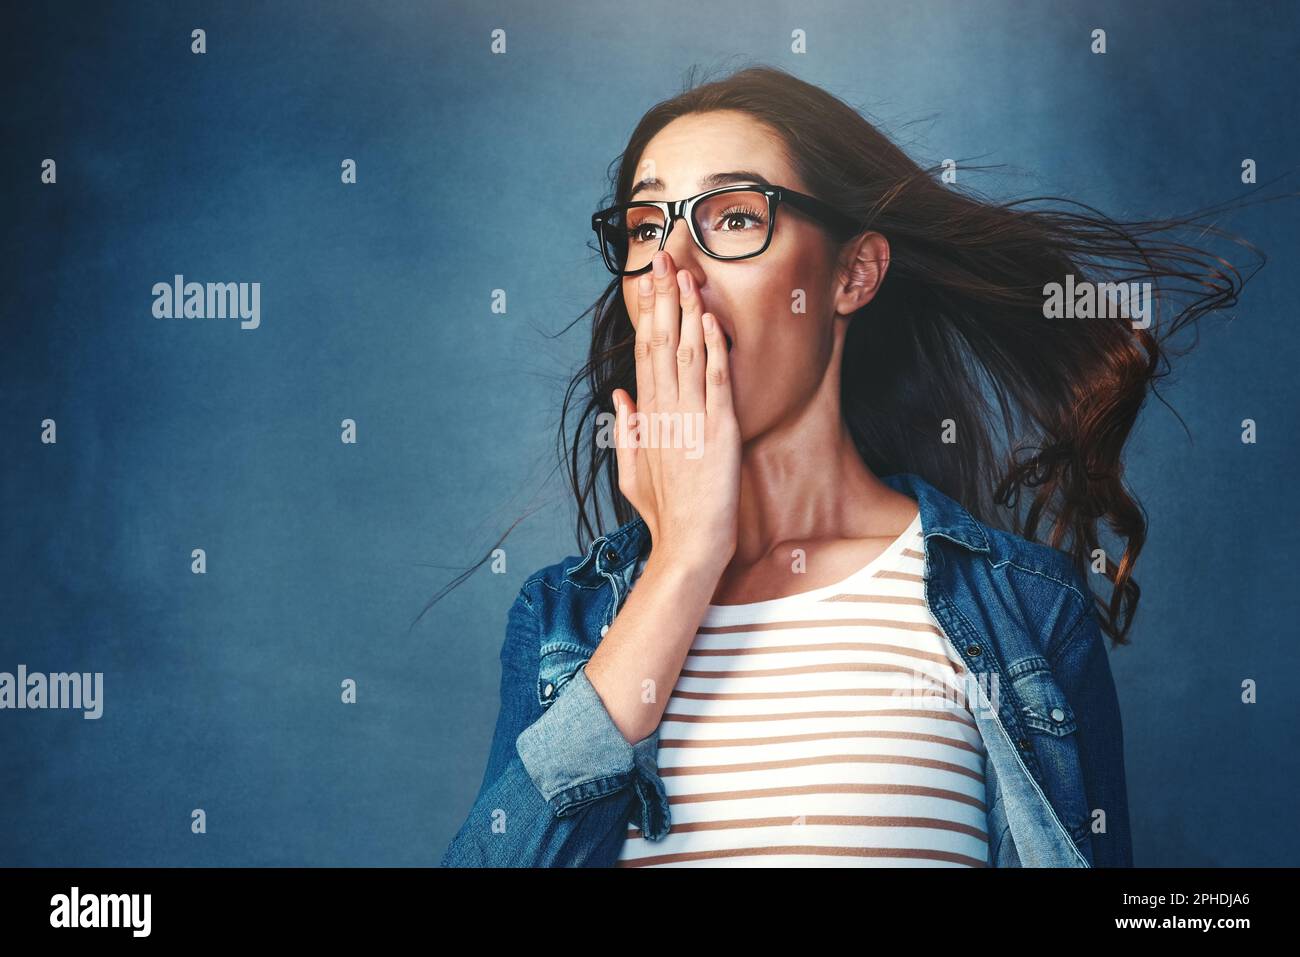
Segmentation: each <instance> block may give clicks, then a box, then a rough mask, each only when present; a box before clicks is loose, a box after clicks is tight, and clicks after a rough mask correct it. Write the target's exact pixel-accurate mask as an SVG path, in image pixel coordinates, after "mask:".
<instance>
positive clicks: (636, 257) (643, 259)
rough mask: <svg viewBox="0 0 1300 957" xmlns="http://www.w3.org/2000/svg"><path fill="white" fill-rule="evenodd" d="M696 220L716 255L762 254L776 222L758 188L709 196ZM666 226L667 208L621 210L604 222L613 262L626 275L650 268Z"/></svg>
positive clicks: (698, 205)
mask: <svg viewBox="0 0 1300 957" xmlns="http://www.w3.org/2000/svg"><path fill="white" fill-rule="evenodd" d="M693 218H694V220H695V230H696V233H698V235H699V237H700V240H701V241H702V242H703V244H704V247H705V249H707V250H708V251H709V252H710V253H713V254H714V255H715V256H748V255H752V254H754V253H756V252H758V250H760V249H762V248H763V244H764V243H765V242H767V234H768V230H769V229H770V228H771V222H772V217H771V214H770V210H769V206H768V197H767V194H765V193H762V192H760V191H758V190H753V191H750V190H737V191H736V192H731V193H718V194H717V195H715V196H707V197H705V198H704V199H702V200H700V201H699V202H697V203H696V204H695V210H694V216H693ZM682 225H685V224H679V226H678V228H681V226H682ZM665 228H666V224H665V222H664V214H663V210H661V209H659V208H657V207H655V206H624V207H620V208H619V209H617V210H615V211H614V212H613V213H611V214H610V215H609V217H608V218H607V220H606V222H605V223H604V224H603V229H602V233H603V237H604V239H603V241H604V244H605V249H606V255H607V257H608V258H609V261H610V262H611V263H613V264H614V265H615V266H617V267H618V268H619V270H620V271H621V272H631V271H634V270H637V269H642V268H644V267H645V266H648V265H649V264H650V261H651V260H652V259H653V258H654V254H655V253H656V252H658V250H659V243H660V241H661V240H662V239H663V235H664V229H665Z"/></svg>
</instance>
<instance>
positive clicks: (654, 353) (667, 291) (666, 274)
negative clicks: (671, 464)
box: [650, 252, 682, 408]
mask: <svg viewBox="0 0 1300 957" xmlns="http://www.w3.org/2000/svg"><path fill="white" fill-rule="evenodd" d="M655 256H656V257H662V260H661V262H662V264H663V275H657V274H656V275H655V277H654V284H655V308H654V328H653V329H652V330H651V332H650V365H651V368H652V369H653V370H654V377H655V406H656V408H665V407H667V406H670V405H675V404H676V402H677V340H678V338H679V331H680V327H681V324H682V307H681V302H680V301H679V299H678V297H677V270H676V269H675V268H674V266H673V260H672V257H671V256H669V255H668V253H666V252H658V253H655ZM652 273H653V270H652Z"/></svg>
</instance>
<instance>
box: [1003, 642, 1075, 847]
mask: <svg viewBox="0 0 1300 957" xmlns="http://www.w3.org/2000/svg"><path fill="white" fill-rule="evenodd" d="M1007 674H1008V677H1009V678H1010V680H1011V687H1012V689H1013V691H1014V694H1015V697H1016V700H1017V702H1018V704H1019V713H1020V720H1021V722H1022V723H1023V724H1024V726H1025V729H1026V733H1027V734H1028V736H1029V744H1030V745H1031V746H1032V748H1033V752H1034V756H1035V758H1036V759H1037V763H1038V768H1039V772H1040V776H1041V778H1042V781H1041V783H1042V786H1043V791H1044V793H1045V795H1046V797H1047V799H1048V802H1049V803H1050V804H1051V806H1052V809H1053V810H1054V811H1055V812H1056V815H1057V817H1058V818H1059V819H1060V821H1061V824H1062V825H1063V826H1064V828H1065V830H1066V832H1067V833H1068V834H1069V836H1070V839H1071V840H1072V841H1073V842H1074V843H1075V845H1076V846H1077V847H1080V849H1081V850H1082V848H1083V844H1084V842H1086V841H1087V838H1088V808H1087V798H1086V796H1085V794H1084V788H1083V768H1082V765H1081V764H1080V762H1079V736H1078V733H1077V732H1078V730H1079V723H1078V721H1077V720H1076V718H1075V714H1074V709H1073V707H1071V705H1070V702H1069V701H1068V700H1067V699H1066V697H1065V692H1064V691H1062V690H1061V686H1060V684H1059V683H1058V682H1057V680H1056V676H1055V675H1054V674H1053V673H1052V668H1051V665H1050V664H1049V663H1048V661H1047V659H1046V658H1044V657H1042V656H1040V655H1031V656H1030V657H1027V658H1022V659H1021V660H1019V661H1017V662H1015V663H1014V664H1012V665H1011V666H1010V667H1009V668H1008V669H1007Z"/></svg>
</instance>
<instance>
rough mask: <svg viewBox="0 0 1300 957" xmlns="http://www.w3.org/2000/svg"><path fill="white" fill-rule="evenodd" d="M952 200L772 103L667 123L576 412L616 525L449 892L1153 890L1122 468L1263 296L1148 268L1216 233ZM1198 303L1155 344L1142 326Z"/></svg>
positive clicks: (608, 248)
mask: <svg viewBox="0 0 1300 957" xmlns="http://www.w3.org/2000/svg"><path fill="white" fill-rule="evenodd" d="M934 173H935V171H932V170H924V169H922V168H920V167H918V166H917V165H916V164H915V163H913V161H912V160H911V159H910V158H908V157H907V156H906V155H905V154H904V153H903V152H902V151H900V150H899V149H898V148H897V147H896V146H894V145H893V144H892V143H891V142H890V141H889V140H888V139H887V138H885V137H884V136H883V135H882V134H880V133H879V132H878V131H877V130H876V129H875V128H874V127H872V126H871V125H870V124H869V123H867V122H866V121H865V120H864V119H863V118H862V117H860V116H859V115H858V114H857V113H856V112H855V111H853V110H852V109H851V108H850V107H848V106H847V105H845V104H843V103H842V102H840V101H839V100H837V99H835V98H834V97H832V96H831V95H829V94H828V93H826V92H824V91H822V90H820V89H818V88H817V87H814V86H812V85H809V84H807V83H804V82H802V81H800V80H798V79H797V78H795V77H793V76H791V75H789V74H787V73H784V72H782V71H779V70H775V69H769V68H753V69H747V70H744V71H742V72H740V73H737V74H735V75H733V76H731V77H729V78H726V79H723V80H721V81H718V82H714V83H709V84H706V85H702V86H698V87H695V88H692V89H688V90H687V91H686V92H684V93H682V94H681V95H679V96H677V97H675V98H673V99H670V100H668V101H666V102H664V103H661V104H659V105H658V106H656V107H655V108H653V109H652V110H651V111H650V112H649V113H648V114H647V115H646V116H645V117H644V118H643V119H642V121H641V123H640V124H639V125H638V127H637V129H636V131H635V132H634V133H633V136H632V138H631V141H630V142H629V144H628V148H627V150H626V151H625V152H624V154H623V158H622V164H621V166H620V167H619V171H618V175H617V181H616V184H615V198H616V200H617V202H616V203H615V204H614V205H612V206H610V207H608V208H606V209H604V210H602V211H601V212H599V213H597V214H596V215H595V216H594V217H593V228H594V229H595V230H596V233H597V236H598V237H599V240H600V243H601V253H602V258H603V259H604V261H605V264H606V266H607V267H608V268H609V269H610V270H611V271H612V272H613V273H615V275H616V278H615V280H614V281H613V282H612V283H611V285H610V287H609V289H608V290H607V291H606V293H605V294H604V295H603V296H602V297H601V299H600V300H599V301H598V302H597V304H596V306H595V307H594V308H595V322H594V329H593V341H592V347H591V357H590V360H589V361H588V363H587V364H586V366H585V367H584V369H583V370H582V371H581V372H580V373H579V375H578V377H577V378H576V379H575V380H574V383H573V385H572V386H571V387H570V390H569V397H571V396H572V395H573V392H574V390H575V388H576V386H577V385H578V384H579V383H580V382H583V381H585V382H587V383H588V385H589V386H590V392H591V396H590V399H589V401H588V403H587V405H586V408H585V411H584V415H583V424H584V425H585V424H586V423H587V422H588V421H591V424H592V434H591V435H590V438H589V448H590V457H589V459H588V464H589V467H590V468H589V472H588V473H587V474H586V475H585V476H584V475H583V474H582V469H581V468H580V456H579V446H580V445H582V444H583V441H582V435H581V433H582V429H581V427H580V429H579V436H578V439H577V441H575V444H574V447H573V450H572V453H571V458H570V469H571V478H572V481H573V487H574V493H575V495H576V497H577V502H578V506H579V540H580V542H581V538H582V534H583V532H584V529H585V532H586V533H587V534H588V535H594V534H595V533H594V529H593V523H592V522H591V521H590V520H589V518H588V515H587V504H588V502H587V500H588V497H589V496H590V495H591V493H592V491H593V487H594V484H595V476H596V474H597V473H598V472H599V471H600V470H601V469H602V468H603V469H604V470H605V473H606V478H607V481H608V484H609V487H610V491H611V495H612V498H613V501H614V506H615V513H616V517H617V519H618V521H619V522H620V523H621V524H620V525H619V527H618V528H617V529H616V530H615V531H614V532H613V533H611V534H609V535H605V536H601V537H599V538H596V539H595V541H593V542H592V544H591V546H590V547H589V548H588V549H587V550H586V554H585V556H581V557H580V556H572V557H571V558H569V559H566V560H565V561H562V562H558V563H556V564H554V565H551V566H548V567H547V568H544V569H541V570H540V571H538V572H537V573H536V574H534V575H532V576H530V577H529V579H528V581H527V582H525V584H524V586H523V588H522V589H521V591H520V594H519V597H518V599H517V600H516V602H515V604H514V607H513V608H512V609H511V612H510V616H509V626H508V629H507V637H506V643H505V646H504V647H503V648H502V653H501V657H502V666H503V675H502V684H501V696H502V700H501V712H500V716H499V718H498V723H497V728H496V733H495V735H494V740H493V745H492V753H491V755H490V757H489V760H488V766H487V769H486V772H485V774H484V778H483V783H482V786H481V788H480V791H479V795H478V798H477V800H476V802H475V805H474V807H473V808H472V809H471V811H470V814H469V816H468V818H467V820H466V821H465V824H464V826H463V827H462V828H461V830H460V832H459V833H458V834H457V835H456V837H455V838H454V840H453V841H452V843H451V845H450V847H449V848H448V849H447V852H446V854H445V855H444V857H443V864H444V865H467V864H469V865H482V864H497V865H599V866H612V865H621V866H657V865H689V864H702V865H708V866H752V865H755V864H759V865H777V866H785V865H795V866H898V865H903V866H908V865H918V864H921V865H934V866H987V865H994V866H1126V865H1129V864H1131V844H1130V838H1129V831H1128V807H1127V793H1126V787H1125V780H1124V764H1123V743H1122V735H1121V730H1120V727H1121V724H1120V716H1119V710H1118V702H1117V699H1116V696H1115V690H1114V684H1113V681H1112V678H1111V672H1110V668H1109V663H1108V661H1107V656H1106V650H1105V645H1104V643H1103V641H1102V638H1101V635H1102V633H1103V631H1104V632H1105V633H1106V634H1108V635H1109V636H1110V637H1111V638H1112V640H1113V641H1114V643H1115V644H1124V643H1126V633H1127V631H1128V629H1129V627H1130V625H1131V623H1132V615H1133V613H1134V612H1135V610H1136V607H1137V602H1138V595H1139V590H1138V587H1137V584H1136V583H1135V582H1134V581H1133V579H1132V575H1133V568H1134V564H1135V562H1136V559H1137V556H1138V554H1139V552H1140V551H1141V548H1142V544H1143V540H1144V537H1145V521H1144V519H1143V517H1142V514H1141V512H1140V510H1139V508H1138V506H1137V504H1136V503H1135V502H1134V500H1133V499H1132V498H1131V497H1130V495H1129V494H1128V493H1127V492H1126V491H1125V489H1124V488H1123V485H1122V483H1121V451H1122V449H1123V445H1124V443H1125V440H1126V439H1127V437H1128V434H1129V432H1130V430H1131V428H1132V426H1133V423H1134V420H1135V418H1136V416H1137V413H1138V411H1139V409H1140V408H1141V406H1142V403H1143V401H1144V399H1145V397H1146V395H1147V393H1148V390H1151V391H1154V389H1153V384H1154V380H1155V379H1156V378H1157V377H1158V376H1159V375H1162V374H1164V373H1163V372H1161V371H1160V370H1159V365H1160V362H1161V361H1162V360H1164V358H1165V350H1164V349H1162V341H1163V339H1167V338H1168V336H1169V335H1171V334H1172V333H1173V332H1175V331H1177V329H1178V328H1179V327H1181V326H1182V325H1184V324H1186V323H1187V322H1188V321H1191V320H1193V319H1195V318H1196V317H1198V316H1199V315H1200V314H1203V313H1205V312H1208V311H1210V310H1213V309H1217V308H1222V307H1225V306H1230V305H1232V304H1233V303H1235V301H1236V294H1237V292H1238V291H1239V289H1240V285H1244V283H1241V284H1239V285H1238V284H1234V282H1233V280H1232V279H1230V278H1228V277H1227V276H1225V275H1224V274H1222V273H1220V272H1217V271H1216V270H1215V269H1214V268H1212V267H1213V261H1214V260H1213V258H1212V257H1208V256H1205V257H1198V255H1197V251H1196V250H1194V249H1192V248H1190V247H1186V246H1182V245H1162V244H1158V243H1154V242H1151V241H1149V240H1147V239H1146V236H1147V235H1148V234H1150V233H1155V232H1158V231H1160V230H1165V229H1169V228H1172V227H1174V226H1178V225H1183V224H1185V223H1187V222H1191V221H1192V220H1182V221H1173V222H1166V223H1138V224H1118V223H1114V222H1113V221H1111V220H1108V219H1105V218H1103V217H1089V216H1084V215H1079V214H1074V213H1068V212H1061V211H1042V210H1028V209H1019V208H1017V207H1018V206H1019V205H1020V204H1018V203H1012V204H995V203H991V202H987V201H982V200H979V199H976V198H973V197H972V196H969V195H967V194H965V193H962V192H959V191H958V190H956V189H954V188H952V187H951V186H950V185H948V184H946V183H944V182H941V181H939V179H937V178H936V177H935V176H934ZM629 204H630V205H629ZM1204 231H1205V229H1204V228H1202V232H1204ZM1229 268H1231V267H1229ZM1233 272H1234V274H1235V271H1233ZM1098 279H1106V280H1111V281H1117V282H1123V283H1132V284H1133V285H1131V286H1116V287H1109V288H1107V287H1098V288H1096V289H1094V288H1093V287H1092V286H1090V285H1089V284H1090V283H1093V282H1095V281H1096V280H1098ZM1178 279H1188V280H1189V281H1191V282H1192V283H1195V284H1198V287H1197V288H1198V289H1199V293H1198V294H1196V295H1194V296H1193V301H1192V303H1191V304H1190V305H1189V306H1188V308H1186V309H1184V310H1183V311H1182V312H1181V313H1180V314H1179V315H1177V316H1176V317H1175V319H1174V320H1173V322H1172V323H1171V324H1170V325H1169V327H1168V328H1167V329H1163V330H1159V331H1160V332H1162V333H1163V335H1162V336H1161V337H1158V336H1157V330H1158V325H1159V324H1158V323H1155V322H1152V321H1151V318H1150V313H1149V312H1144V309H1145V307H1146V306H1149V304H1150V302H1151V300H1150V299H1149V298H1144V297H1145V296H1149V293H1150V291H1151V286H1152V285H1154V286H1155V287H1156V290H1157V296H1158V297H1168V296H1169V294H1170V293H1171V292H1178V291H1179V290H1176V289H1173V288H1171V286H1170V283H1171V282H1172V281H1174V280H1178ZM1143 282H1146V283H1148V285H1147V286H1145V287H1144V286H1142V285H1141V283H1143ZM1207 288H1208V289H1209V290H1210V292H1208V293H1207V292H1205V290H1206V289H1207ZM1060 289H1067V290H1071V291H1072V292H1071V293H1070V294H1069V301H1068V303H1067V306H1068V307H1069V309H1070V312H1069V313H1068V314H1069V315H1070V317H1069V318H1066V317H1063V316H1062V315H1059V314H1055V313H1054V311H1053V310H1054V309H1056V307H1057V306H1059V305H1060V294H1059V290H1060ZM1049 290H1050V291H1049ZM1080 290H1087V292H1086V293H1081V292H1080ZM1129 293H1132V295H1131V296H1130V297H1129V298H1124V297H1125V296H1127V295H1128V294H1129ZM1053 300H1055V303H1054V302H1053ZM1089 304H1090V305H1091V314H1089V312H1088V307H1089ZM1117 305H1119V306H1123V307H1126V308H1124V309H1122V310H1120V309H1116V308H1114V307H1116V306H1117ZM1076 307H1079V308H1076ZM991 400H996V402H997V404H998V408H999V410H1000V413H1001V417H1000V420H1001V425H1002V427H1003V428H1004V429H1005V436H1000V435H999V434H998V433H997V431H996V429H995V427H994V416H993V415H992V414H991V410H992V402H991ZM567 407H568V398H567V397H566V411H567ZM611 411H612V412H613V413H614V416H613V424H614V425H615V426H616V427H615V428H613V429H612V430H611V429H610V428H609V426H610V424H611V422H610V419H609V416H608V413H610V412H611ZM563 419H567V415H566V416H564V417H563ZM660 426H663V427H664V428H662V429H661V428H659V427H660ZM565 434H566V429H565V424H564V421H563V420H562V423H561V435H562V436H564V435H565ZM1000 442H1003V443H1006V445H1005V447H1000V444H999V443H1000ZM1013 443H1015V444H1018V447H1017V448H1015V449H1014V451H1012V450H1011V448H1010V445H1011V444H1013ZM1026 451H1028V453H1029V454H1028V455H1027V457H1026V456H1024V455H1022V454H1021V453H1024V452H1026ZM1021 488H1028V489H1031V490H1032V496H1033V497H1032V501H1031V502H1030V503H1029V506H1028V509H1027V514H1026V515H1024V516H1021V515H1020V513H1019V510H1018V508H1017V506H1018V504H1019V498H1018V497H1019V492H1020V490H1021ZM995 506H1002V507H1003V508H1004V512H999V511H998V510H997V508H995ZM1046 519H1050V525H1049V527H1048V529H1047V534H1046V537H1045V541H1042V542H1039V541H1037V532H1038V526H1039V524H1040V522H1041V521H1044V520H1046ZM1102 520H1104V521H1105V522H1106V523H1107V524H1108V525H1109V526H1110V528H1111V529H1112V530H1113V531H1114V533H1115V535H1116V536H1117V538H1118V539H1119V540H1122V541H1123V550H1122V554H1121V557H1120V558H1119V560H1118V562H1116V561H1115V560H1113V559H1112V558H1111V556H1110V555H1109V554H1108V552H1107V551H1106V550H1105V549H1103V548H1102V547H1101V545H1100V544H1099V541H1098V537H1097V526H1098V523H1099V521H1102ZM601 524H602V523H601V519H600V509H599V505H598V504H596V506H595V523H594V525H595V527H599V526H600V525H601ZM1058 546H1061V547H1058ZM1090 568H1091V569H1093V570H1095V571H1096V572H1097V574H1098V575H1099V576H1101V575H1104V576H1105V577H1106V578H1107V579H1108V580H1109V581H1110V582H1111V583H1112V585H1113V588H1112V593H1111V596H1110V598H1109V600H1108V601H1106V602H1104V603H1103V607H1102V611H1103V614H1101V615H1098V613H1097V611H1096V609H1095V608H1094V603H1095V601H1094V599H1093V597H1092V592H1091V590H1090V589H1089V586H1088V578H1089V577H1090V576H1089V575H1088V572H1089V569H1090ZM435 600H436V599H435Z"/></svg>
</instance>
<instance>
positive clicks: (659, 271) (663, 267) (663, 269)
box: [655, 252, 668, 276]
mask: <svg viewBox="0 0 1300 957" xmlns="http://www.w3.org/2000/svg"><path fill="white" fill-rule="evenodd" d="M667 272H668V263H667V262H666V261H665V258H664V254H663V253H661V252H659V253H655V275H656V276H662V275H664V274H665V273H667Z"/></svg>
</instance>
